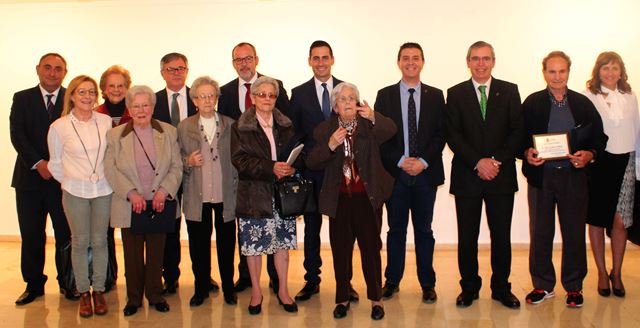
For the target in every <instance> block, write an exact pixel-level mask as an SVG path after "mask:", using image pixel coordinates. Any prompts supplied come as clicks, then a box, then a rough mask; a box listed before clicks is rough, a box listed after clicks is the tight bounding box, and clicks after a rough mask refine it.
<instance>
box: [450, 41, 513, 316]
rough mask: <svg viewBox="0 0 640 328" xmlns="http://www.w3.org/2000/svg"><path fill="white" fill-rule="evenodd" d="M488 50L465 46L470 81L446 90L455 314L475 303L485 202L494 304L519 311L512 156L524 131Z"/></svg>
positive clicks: (508, 85) (509, 89)
mask: <svg viewBox="0 0 640 328" xmlns="http://www.w3.org/2000/svg"><path fill="white" fill-rule="evenodd" d="M494 65H495V53H494V51H493V47H492V46H491V45H490V44H488V43H486V42H484V41H478V42H476V43H474V44H472V45H471V46H470V47H469V50H468V52H467V67H469V70H470V71H471V79H470V80H467V81H464V82H462V83H460V84H458V85H455V86H453V87H451V88H450V89H449V90H448V91H447V107H448V110H447V115H446V122H447V142H448V143H449V147H450V148H451V150H452V151H453V153H454V157H453V162H452V164H451V189H450V192H451V194H453V195H454V196H455V202H456V214H457V220H458V268H459V269H460V275H461V276H462V279H461V280H460V285H461V287H462V293H460V295H458V298H457V299H456V305H458V306H459V307H468V306H470V305H471V304H472V303H473V300H475V299H477V298H478V291H479V290H480V287H481V286H482V279H481V278H480V276H478V234H479V232H480V218H481V212H482V202H483V201H484V204H485V211H486V215H487V223H488V225H489V230H490V231H491V268H492V271H493V275H492V276H491V290H492V293H491V297H492V298H493V299H494V300H498V301H500V302H501V303H502V304H503V305H504V306H506V307H508V308H514V309H516V308H519V307H520V301H518V298H516V297H515V296H514V295H513V294H512V293H511V284H510V283H509V275H510V272H511V236H510V234H511V216H512V212H513V198H514V193H515V192H516V191H517V190H518V183H517V180H516V166H515V156H516V154H518V153H519V149H520V146H521V143H522V138H523V133H524V125H523V116H522V107H521V104H520V94H519V92H518V86H517V85H515V84H513V83H509V82H506V81H502V80H498V79H495V78H493V77H492V76H491V70H492V69H493V67H494Z"/></svg>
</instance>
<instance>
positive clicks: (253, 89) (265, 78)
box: [251, 75, 280, 97]
mask: <svg viewBox="0 0 640 328" xmlns="http://www.w3.org/2000/svg"><path fill="white" fill-rule="evenodd" d="M263 84H271V85H273V88H274V89H275V90H276V97H278V96H279V94H280V85H279V84H278V81H276V79H274V78H272V77H268V76H266V75H263V76H261V77H259V78H258V79H257V80H256V81H255V82H253V84H251V94H252V95H255V94H256V93H257V92H258V88H259V87H260V86H262V85H263Z"/></svg>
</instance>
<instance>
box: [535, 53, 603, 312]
mask: <svg viewBox="0 0 640 328" xmlns="http://www.w3.org/2000/svg"><path fill="white" fill-rule="evenodd" d="M570 68H571V60H570V59H569V56H567V55H566V54H565V53H564V52H561V51H553V52H551V53H549V54H548V55H547V57H545V58H544V59H543V61H542V72H543V75H544V79H545V81H546V82H547V88H546V89H544V90H541V91H538V92H536V93H533V94H532V95H530V96H529V97H527V99H525V101H524V103H523V105H522V106H523V111H524V125H525V134H526V135H525V142H524V148H523V155H524V160H523V162H522V172H523V173H524V175H525V176H526V177H527V181H528V183H529V186H528V194H527V196H528V201H529V215H530V229H531V231H530V236H531V246H530V251H529V272H530V273H531V278H532V282H533V288H534V289H533V291H532V292H531V293H529V294H528V295H527V297H526V301H527V303H529V304H538V303H540V302H542V301H544V300H545V299H546V298H549V297H553V296H554V292H553V288H554V286H555V283H556V277H555V271H554V268H553V262H552V255H553V235H554V233H555V212H556V206H557V209H558V214H559V221H560V230H561V233H562V241H563V245H562V273H561V281H562V286H563V287H564V289H565V290H566V291H567V299H566V303H567V306H568V307H574V308H577V307H581V306H582V303H583V297H582V281H583V280H584V277H585V276H586V274H587V258H586V249H585V248H586V246H585V219H586V216H587V206H585V205H586V204H587V201H588V187H587V175H586V172H585V170H584V168H585V167H587V166H588V165H589V163H591V162H592V161H594V160H595V159H596V156H597V154H598V153H600V152H602V151H604V148H605V145H606V143H607V136H606V135H605V134H604V132H603V129H602V120H601V119H600V115H599V114H598V112H597V110H596V108H595V107H594V106H593V104H592V103H591V101H589V99H588V98H587V97H585V96H583V95H582V94H579V93H577V92H574V91H572V90H569V89H568V88H567V80H568V79H569V69H570Z"/></svg>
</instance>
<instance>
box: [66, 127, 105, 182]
mask: <svg viewBox="0 0 640 328" xmlns="http://www.w3.org/2000/svg"><path fill="white" fill-rule="evenodd" d="M93 122H94V123H95V124H96V131H98V151H97V152H96V161H95V163H91V158H90V157H89V153H88V152H87V147H85V145H84V142H83V141H82V138H81V137H80V134H79V133H78V129H76V125H75V124H73V120H71V126H72V127H73V131H75V133H76V136H77V137H78V140H80V144H81V145H82V149H83V150H84V155H85V156H86V157H87V160H88V161H89V165H91V175H89V181H91V182H92V183H94V184H95V183H98V180H99V177H98V173H96V168H97V167H98V156H99V155H100V148H101V147H102V137H100V129H99V128H98V121H97V120H95V121H93Z"/></svg>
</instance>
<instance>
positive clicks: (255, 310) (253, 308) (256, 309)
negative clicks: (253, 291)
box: [249, 296, 264, 315]
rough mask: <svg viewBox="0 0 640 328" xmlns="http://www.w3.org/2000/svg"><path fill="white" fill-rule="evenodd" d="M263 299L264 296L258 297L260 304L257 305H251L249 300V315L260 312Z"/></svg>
mask: <svg viewBox="0 0 640 328" xmlns="http://www.w3.org/2000/svg"><path fill="white" fill-rule="evenodd" d="M263 299H264V297H262V296H261V297H260V304H258V305H251V301H249V314H251V315H256V314H260V312H262V300H263Z"/></svg>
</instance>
